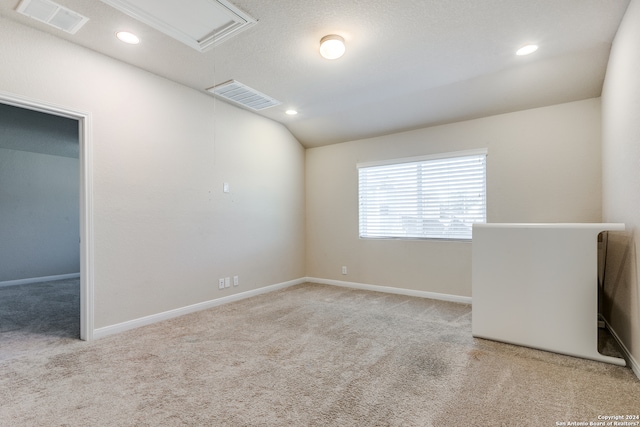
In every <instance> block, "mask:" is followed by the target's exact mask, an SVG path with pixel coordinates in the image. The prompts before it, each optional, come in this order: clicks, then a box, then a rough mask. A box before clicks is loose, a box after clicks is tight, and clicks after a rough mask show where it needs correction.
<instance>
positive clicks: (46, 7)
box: [16, 0, 89, 34]
mask: <svg viewBox="0 0 640 427" xmlns="http://www.w3.org/2000/svg"><path fill="white" fill-rule="evenodd" d="M16 10H17V11H18V12H20V13H21V14H23V15H26V16H28V17H30V18H33V19H36V20H38V21H40V22H44V23H45V24H49V25H51V26H52V27H55V28H57V29H59V30H62V31H66V32H67V33H70V34H75V33H76V32H78V30H79V29H80V28H82V26H83V25H84V24H86V23H87V21H88V20H89V18H87V17H86V16H82V15H80V14H79V13H77V12H74V11H73V10H71V9H67V8H66V7H64V6H60V5H59V4H57V3H54V2H52V1H50V0H22V2H21V3H20V4H19V5H18V8H17V9H16Z"/></svg>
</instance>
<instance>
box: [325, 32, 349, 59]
mask: <svg viewBox="0 0 640 427" xmlns="http://www.w3.org/2000/svg"><path fill="white" fill-rule="evenodd" d="M345 49H346V48H345V46H344V39H343V38H342V37H340V36H337V35H335V34H330V35H328V36H324V37H323V38H322V39H320V55H322V57H323V58H326V59H338V58H340V57H341V56H342V55H344V51H345Z"/></svg>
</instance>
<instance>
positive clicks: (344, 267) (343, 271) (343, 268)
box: [342, 265, 347, 275]
mask: <svg viewBox="0 0 640 427" xmlns="http://www.w3.org/2000/svg"><path fill="white" fill-rule="evenodd" d="M342 274H344V275H346V274H347V266H346V265H343V266H342Z"/></svg>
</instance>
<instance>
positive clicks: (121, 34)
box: [116, 31, 140, 44]
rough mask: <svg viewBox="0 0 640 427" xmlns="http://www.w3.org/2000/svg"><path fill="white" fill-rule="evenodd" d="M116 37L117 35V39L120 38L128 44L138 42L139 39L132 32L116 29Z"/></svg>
mask: <svg viewBox="0 0 640 427" xmlns="http://www.w3.org/2000/svg"><path fill="white" fill-rule="evenodd" d="M116 37H118V39H120V41H123V42H125V43H128V44H138V43H140V39H139V38H138V36H136V35H135V34H133V33H130V32H128V31H118V32H117V33H116Z"/></svg>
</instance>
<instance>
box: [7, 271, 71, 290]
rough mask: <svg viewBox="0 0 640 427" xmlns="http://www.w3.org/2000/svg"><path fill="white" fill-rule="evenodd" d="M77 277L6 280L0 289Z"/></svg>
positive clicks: (62, 276) (59, 275)
mask: <svg viewBox="0 0 640 427" xmlns="http://www.w3.org/2000/svg"><path fill="white" fill-rule="evenodd" d="M79 277H80V273H71V274H58V275H57V276H43V277H31V278H29V279H18V280H6V281H4V282H0V287H2V286H16V285H28V284H30V283H42V282H51V281H53V280H65V279H77V278H79Z"/></svg>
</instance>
